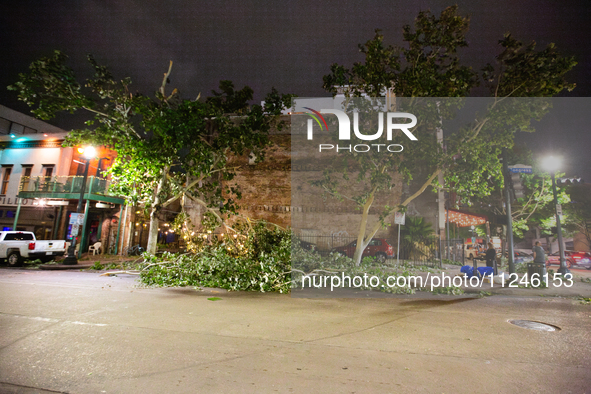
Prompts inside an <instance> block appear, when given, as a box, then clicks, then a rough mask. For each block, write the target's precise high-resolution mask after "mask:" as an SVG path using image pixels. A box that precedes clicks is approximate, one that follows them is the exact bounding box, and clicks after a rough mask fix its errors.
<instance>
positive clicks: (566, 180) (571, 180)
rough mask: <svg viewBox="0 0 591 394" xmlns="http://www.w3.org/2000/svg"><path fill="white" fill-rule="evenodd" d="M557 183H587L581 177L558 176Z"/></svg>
mask: <svg viewBox="0 0 591 394" xmlns="http://www.w3.org/2000/svg"><path fill="white" fill-rule="evenodd" d="M556 183H557V184H559V185H577V184H580V183H585V181H583V180H582V179H581V178H558V179H557V180H556Z"/></svg>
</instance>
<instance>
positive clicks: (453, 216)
mask: <svg viewBox="0 0 591 394" xmlns="http://www.w3.org/2000/svg"><path fill="white" fill-rule="evenodd" d="M448 214H449V217H448V220H449V222H450V223H454V224H455V225H456V226H458V227H470V226H478V225H480V224H484V223H486V222H487V221H488V219H487V217H486V216H481V215H474V214H471V213H466V212H461V211H454V210H453V209H449V210H448Z"/></svg>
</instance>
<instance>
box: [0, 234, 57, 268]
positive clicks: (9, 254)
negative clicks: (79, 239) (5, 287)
mask: <svg viewBox="0 0 591 394" xmlns="http://www.w3.org/2000/svg"><path fill="white" fill-rule="evenodd" d="M65 252H66V241H63V240H60V241H54V240H51V241H39V240H37V239H35V234H34V233H32V232H29V231H0V259H5V260H6V261H7V262H8V265H9V266H11V267H17V266H20V265H21V264H22V263H23V261H24V260H35V259H40V260H41V261H49V260H51V259H53V258H54V257H55V256H63V255H64V254H65Z"/></svg>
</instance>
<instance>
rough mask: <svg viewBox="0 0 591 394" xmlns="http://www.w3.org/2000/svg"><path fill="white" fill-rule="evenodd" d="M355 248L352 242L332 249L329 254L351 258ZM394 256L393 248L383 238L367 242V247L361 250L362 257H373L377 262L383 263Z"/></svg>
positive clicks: (355, 244)
mask: <svg viewBox="0 0 591 394" xmlns="http://www.w3.org/2000/svg"><path fill="white" fill-rule="evenodd" d="M356 248H357V241H353V242H351V243H350V244H348V245H345V246H339V247H337V248H333V249H332V250H331V252H336V253H340V254H342V255H344V256H347V257H351V258H352V257H353V255H354V254H355V249H356ZM393 255H394V248H393V247H392V245H390V244H389V243H388V241H387V240H386V239H384V238H373V239H372V240H371V241H369V245H367V247H366V248H365V249H364V250H363V254H362V257H367V256H371V257H375V258H376V259H377V260H378V261H380V262H384V261H386V259H387V258H388V257H392V256H393Z"/></svg>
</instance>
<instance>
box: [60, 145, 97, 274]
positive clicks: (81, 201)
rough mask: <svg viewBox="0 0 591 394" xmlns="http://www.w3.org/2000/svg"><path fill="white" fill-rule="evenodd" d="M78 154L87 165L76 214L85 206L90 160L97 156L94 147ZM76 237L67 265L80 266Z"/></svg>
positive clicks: (65, 260) (73, 240) (81, 150)
mask: <svg viewBox="0 0 591 394" xmlns="http://www.w3.org/2000/svg"><path fill="white" fill-rule="evenodd" d="M78 152H80V153H81V154H82V156H83V157H84V158H85V159H86V163H85V164H84V176H83V177H82V185H81V186H80V197H79V198H78V207H77V208H76V213H77V214H80V213H82V207H83V205H84V192H85V191H86V180H87V179H88V167H89V164H90V160H92V159H93V158H94V157H95V156H96V149H95V148H94V147H92V146H87V147H85V148H78ZM82 230H84V229H82ZM76 236H77V235H75V236H74V237H73V238H72V243H71V244H70V247H69V248H68V255H67V256H66V258H65V259H64V264H65V265H74V264H78V258H77V257H76Z"/></svg>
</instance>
